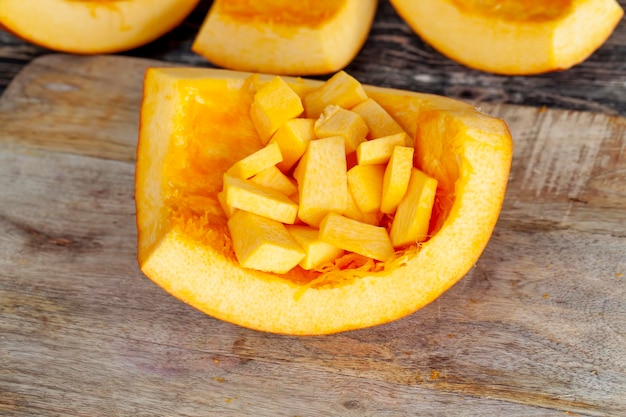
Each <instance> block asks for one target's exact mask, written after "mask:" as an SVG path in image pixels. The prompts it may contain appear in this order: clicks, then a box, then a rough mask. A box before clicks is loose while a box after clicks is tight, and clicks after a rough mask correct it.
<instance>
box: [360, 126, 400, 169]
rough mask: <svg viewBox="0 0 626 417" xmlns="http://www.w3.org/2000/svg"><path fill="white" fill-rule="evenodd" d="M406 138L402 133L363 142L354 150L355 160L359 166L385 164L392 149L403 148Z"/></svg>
mask: <svg viewBox="0 0 626 417" xmlns="http://www.w3.org/2000/svg"><path fill="white" fill-rule="evenodd" d="M407 138H408V136H407V135H406V133H404V132H403V133H396V134H395V135H389V136H383V137H381V138H377V139H372V140H368V141H365V142H363V143H361V144H359V146H358V147H357V148H356V159H357V161H358V162H359V165H375V164H386V163H387V161H389V158H391V153H392V152H393V148H395V147H396V146H405V145H406V142H407Z"/></svg>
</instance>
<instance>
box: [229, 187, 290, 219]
mask: <svg viewBox="0 0 626 417" xmlns="http://www.w3.org/2000/svg"><path fill="white" fill-rule="evenodd" d="M224 193H225V194H226V204H228V206H229V207H230V208H231V209H233V208H234V209H239V210H245V211H249V212H252V213H255V214H258V215H259V216H264V217H267V218H270V219H273V220H276V221H279V222H282V223H287V224H293V223H294V222H295V220H296V216H297V214H298V205H297V204H296V203H294V202H293V201H292V200H290V199H289V197H287V196H286V195H284V194H282V193H280V192H279V191H276V190H274V189H271V188H267V187H264V186H262V185H258V184H255V183H253V182H251V181H250V180H244V179H241V178H236V177H231V176H230V175H224Z"/></svg>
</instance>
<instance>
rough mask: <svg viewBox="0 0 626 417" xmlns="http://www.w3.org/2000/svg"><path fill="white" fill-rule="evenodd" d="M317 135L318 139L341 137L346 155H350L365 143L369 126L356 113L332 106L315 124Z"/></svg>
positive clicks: (327, 108) (326, 109)
mask: <svg viewBox="0 0 626 417" xmlns="http://www.w3.org/2000/svg"><path fill="white" fill-rule="evenodd" d="M315 135H316V136H317V137H318V138H326V137H329V136H341V137H342V138H343V140H344V142H345V146H346V154H349V153H352V152H354V151H356V148H357V147H358V146H359V144H360V143H362V142H363V141H365V137H366V136H367V125H366V124H365V122H364V121H363V119H362V118H361V116H359V115H358V114H356V113H355V112H352V111H350V110H346V109H344V108H342V107H339V106H336V105H334V104H332V105H330V106H327V107H326V108H325V109H324V111H323V112H322V114H321V115H320V117H319V118H318V119H317V121H316V122H315Z"/></svg>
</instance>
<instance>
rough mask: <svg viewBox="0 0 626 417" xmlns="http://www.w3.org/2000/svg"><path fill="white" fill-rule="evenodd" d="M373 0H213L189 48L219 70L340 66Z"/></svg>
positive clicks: (354, 46)
mask: <svg viewBox="0 0 626 417" xmlns="http://www.w3.org/2000/svg"><path fill="white" fill-rule="evenodd" d="M377 4H378V3H377V1H376V0H306V1H292V0H255V1H251V0H216V1H214V2H213V5H212V6H211V9H210V11H209V14H208V15H207V17H206V19H205V21H204V23H203V25H202V27H201V29H200V32H199V33H198V36H197V37H196V40H195V41H194V44H193V46H192V49H193V51H195V52H196V53H198V54H200V55H202V56H204V57H206V58H207V59H208V60H209V61H211V62H213V63H214V64H216V65H219V66H221V67H224V68H228V69H234V70H240V71H258V72H265V73H270V74H292V75H312V74H327V73H331V72H335V71H337V70H339V69H341V68H343V67H344V66H346V65H347V64H348V63H350V61H352V59H353V58H354V57H355V56H356V54H357V53H358V51H359V49H361V46H363V44H364V42H365V40H366V38H367V35H368V33H369V31H370V27H371V25H372V21H373V19H374V14H375V12H376V6H377Z"/></svg>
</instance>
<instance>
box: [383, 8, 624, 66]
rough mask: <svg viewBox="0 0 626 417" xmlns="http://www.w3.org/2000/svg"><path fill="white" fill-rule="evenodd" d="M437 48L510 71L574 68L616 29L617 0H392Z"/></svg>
mask: <svg viewBox="0 0 626 417" xmlns="http://www.w3.org/2000/svg"><path fill="white" fill-rule="evenodd" d="M391 4H392V5H393V6H394V8H395V9H396V11H397V12H398V14H399V15H400V16H401V17H402V18H403V19H404V20H405V21H406V22H407V24H408V25H409V26H410V27H411V28H412V29H413V30H414V31H415V32H416V33H417V34H418V35H419V36H420V37H421V38H422V39H424V41H426V42H428V43H429V44H430V45H432V46H433V47H434V48H435V49H437V50H438V51H439V52H441V53H442V54H444V55H446V56H447V57H449V58H451V59H453V60H456V61H457V62H460V63H461V64H464V65H466V66H469V67H472V68H475V69H479V70H483V71H488V72H493V73H499V74H507V75H515V74H518V75H522V74H537V73H543V72H548V71H555V70H563V69H568V68H570V67H572V66H574V65H576V64H579V63H580V62H582V61H584V60H585V59H587V58H588V57H589V56H590V55H591V54H592V53H593V52H594V51H595V50H596V49H597V48H599V47H600V46H601V45H602V44H603V43H604V42H605V41H606V40H607V38H608V37H609V36H610V35H611V33H612V32H613V30H614V28H615V26H617V24H618V22H619V21H620V19H621V18H622V16H623V14H624V11H623V10H622V8H621V7H620V5H619V3H618V2H617V1H616V0H547V1H546V0H527V1H520V0H505V1H495V0H491V1H478V0H391Z"/></svg>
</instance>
